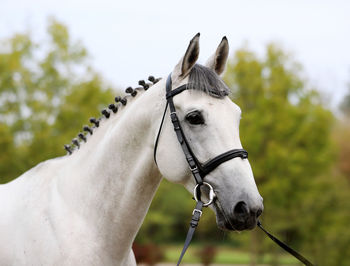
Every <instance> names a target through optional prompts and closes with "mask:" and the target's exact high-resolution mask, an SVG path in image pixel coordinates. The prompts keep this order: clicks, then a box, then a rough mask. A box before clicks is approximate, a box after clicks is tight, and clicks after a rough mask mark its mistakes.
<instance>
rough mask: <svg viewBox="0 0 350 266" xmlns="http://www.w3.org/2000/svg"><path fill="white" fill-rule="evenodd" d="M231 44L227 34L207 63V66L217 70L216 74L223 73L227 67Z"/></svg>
mask: <svg viewBox="0 0 350 266" xmlns="http://www.w3.org/2000/svg"><path fill="white" fill-rule="evenodd" d="M228 52H229V46H228V41H227V38H226V36H224V37H223V38H222V40H221V42H220V44H219V46H218V48H217V49H216V52H215V54H213V55H212V56H211V57H210V58H209V59H208V61H207V63H206V64H205V65H206V66H207V67H209V68H211V69H212V70H214V71H215V72H216V74H218V75H221V74H222V73H223V72H224V70H225V67H226V62H227V58H228Z"/></svg>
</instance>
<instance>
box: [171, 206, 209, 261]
mask: <svg viewBox="0 0 350 266" xmlns="http://www.w3.org/2000/svg"><path fill="white" fill-rule="evenodd" d="M202 208H203V202H201V201H200V200H199V201H198V202H197V204H196V207H195V208H194V210H193V212H192V219H191V222H190V228H189V229H188V232H187V236H186V240H185V244H184V247H183V248H182V251H181V255H180V258H179V260H178V261H177V266H179V265H180V263H181V261H182V258H183V256H184V255H185V253H186V250H187V248H188V246H189V245H190V243H191V240H192V237H193V234H194V231H195V230H196V228H197V225H198V223H199V219H200V218H201V216H202Z"/></svg>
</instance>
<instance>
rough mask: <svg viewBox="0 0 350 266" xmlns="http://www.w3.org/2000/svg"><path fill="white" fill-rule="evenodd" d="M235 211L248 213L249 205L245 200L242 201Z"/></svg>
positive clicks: (243, 213) (239, 213) (240, 213)
mask: <svg viewBox="0 0 350 266" xmlns="http://www.w3.org/2000/svg"><path fill="white" fill-rule="evenodd" d="M233 212H234V213H235V214H236V215H247V214H248V213H249V210H248V206H247V204H246V203H245V202H244V201H240V202H238V203H237V204H236V206H235V208H234V210H233Z"/></svg>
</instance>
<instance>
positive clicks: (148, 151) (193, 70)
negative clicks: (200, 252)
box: [0, 34, 263, 266]
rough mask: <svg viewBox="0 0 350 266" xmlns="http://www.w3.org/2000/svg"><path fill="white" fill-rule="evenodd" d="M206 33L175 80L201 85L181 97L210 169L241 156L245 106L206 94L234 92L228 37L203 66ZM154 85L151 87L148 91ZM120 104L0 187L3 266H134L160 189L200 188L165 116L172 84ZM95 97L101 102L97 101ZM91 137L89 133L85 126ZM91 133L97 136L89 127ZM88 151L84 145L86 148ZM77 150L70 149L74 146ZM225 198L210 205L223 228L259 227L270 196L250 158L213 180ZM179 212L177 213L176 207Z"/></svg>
mask: <svg viewBox="0 0 350 266" xmlns="http://www.w3.org/2000/svg"><path fill="white" fill-rule="evenodd" d="M198 54H199V34H197V35H196V36H195V37H194V38H193V39H192V40H191V42H190V44H189V46H188V48H187V51H186V53H185V55H184V57H183V58H182V59H181V60H180V62H179V63H178V64H177V65H176V66H175V68H174V69H173V72H172V76H171V77H172V80H173V87H172V88H175V87H177V86H180V85H182V84H185V83H190V84H191V83H193V84H194V86H193V89H191V90H186V91H184V92H183V93H181V94H179V95H178V96H176V97H175V98H174V103H175V106H176V109H177V113H178V116H179V119H180V122H181V124H182V127H183V130H184V133H185V134H186V137H187V138H188V140H189V142H190V145H191V147H192V149H193V152H194V153H195V154H196V156H197V157H198V159H199V160H200V161H201V162H206V161H208V160H209V159H211V158H213V157H215V156H216V155H218V154H221V153H223V152H225V151H228V150H230V149H237V148H242V146H241V142H240V139H239V121H240V117H241V110H240V108H239V107H238V106H237V105H236V104H234V103H233V102H232V101H231V100H230V99H229V98H228V97H227V96H225V95H227V93H226V94H223V95H221V97H213V96H212V95H210V93H208V92H206V91H203V88H198V87H197V88H196V83H195V82H194V81H196V82H197V83H198V82H199V84H202V85H203V86H213V87H215V88H216V89H217V90H218V91H222V92H227V87H226V86H225V84H224V83H223V82H222V80H221V79H220V78H219V75H220V74H221V73H222V72H223V70H224V68H225V65H226V61H227V57H228V42H227V39H226V38H225V37H224V38H223V39H222V41H221V43H220V45H219V46H218V48H217V50H216V52H215V53H214V55H213V56H212V57H211V58H210V59H209V60H208V63H207V64H206V66H200V65H197V64H195V63H196V61H197V58H198ZM143 85H144V86H145V87H147V84H146V85H145V84H143ZM137 92H138V93H137V96H135V91H133V96H135V97H131V96H130V97H129V98H127V100H128V101H129V102H131V103H128V105H127V106H124V104H125V103H126V102H125V100H124V99H123V100H122V103H123V104H120V103H119V111H118V112H116V111H117V110H116V108H115V107H113V106H112V107H110V109H114V111H115V112H116V113H114V112H110V113H108V112H107V111H104V112H103V113H104V117H103V118H101V119H100V120H98V121H94V123H95V124H97V123H98V128H97V125H96V126H95V127H94V128H93V129H94V130H93V134H91V133H88V132H87V134H86V135H81V136H80V137H81V140H84V139H85V138H86V139H85V140H86V143H84V142H83V141H82V142H81V143H78V141H77V140H76V139H75V140H74V143H75V148H74V150H73V152H72V154H71V155H69V154H68V155H67V156H63V157H59V158H55V159H51V160H48V161H45V162H42V163H40V164H38V165H37V166H35V167H34V168H32V169H30V170H29V171H27V172H25V173H24V174H23V175H21V176H20V177H19V178H17V179H15V180H14V181H12V182H10V183H8V184H5V185H1V186H0V265H2V266H6V265H135V264H136V262H135V258H134V254H133V252H132V249H131V246H132V243H133V240H134V238H135V236H136V234H137V232H138V230H139V228H140V227H141V224H142V221H143V219H144V217H145V215H146V213H147V211H148V208H149V206H150V203H151V201H152V198H153V196H154V194H155V192H156V190H157V188H158V185H159V183H160V181H161V179H162V177H165V178H166V179H168V180H169V181H171V182H175V183H181V184H183V185H184V186H185V187H186V189H188V190H189V191H192V190H193V188H194V186H195V182H194V179H193V177H192V175H191V171H190V170H189V168H188V165H187V162H186V160H185V158H184V154H183V152H182V150H181V147H180V145H179V143H178V142H177V140H176V135H175V133H174V130H173V126H172V124H171V121H170V118H169V115H167V116H166V118H165V121H164V125H163V128H162V132H161V135H160V138H159V143H158V148H157V154H156V157H157V164H156V163H155V161H154V159H153V152H154V146H155V140H156V136H157V133H158V129H159V125H160V121H161V118H162V114H163V110H164V108H165V104H166V101H165V79H161V80H160V81H159V82H157V83H156V84H155V85H153V86H151V87H150V88H149V89H148V90H147V91H146V92H141V91H137ZM92 96H93V95H92ZM85 129H86V128H85ZM86 130H89V129H86ZM78 146H79V147H78ZM67 149H68V148H67ZM205 181H206V182H208V183H210V184H211V185H212V186H213V187H214V190H215V193H216V196H217V198H218V200H216V201H215V203H214V204H213V205H212V206H211V208H212V209H213V210H214V211H215V213H216V217H217V224H218V226H219V227H220V228H223V229H228V230H245V229H252V228H254V227H255V225H256V222H257V217H258V216H259V215H260V214H261V212H262V209H263V205H262V198H261V196H260V194H259V192H258V190H257V187H256V184H255V181H254V177H253V173H252V170H251V167H250V164H249V162H248V160H247V159H241V158H234V159H232V160H229V161H227V162H225V163H223V164H221V165H220V166H219V167H217V168H216V169H215V170H214V171H212V172H211V173H210V174H208V175H207V176H206V177H205ZM169 208H171V206H169Z"/></svg>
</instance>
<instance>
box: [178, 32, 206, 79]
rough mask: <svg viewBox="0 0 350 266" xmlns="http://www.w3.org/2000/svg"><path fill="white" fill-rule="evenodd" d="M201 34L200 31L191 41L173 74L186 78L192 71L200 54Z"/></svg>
mask: <svg viewBox="0 0 350 266" xmlns="http://www.w3.org/2000/svg"><path fill="white" fill-rule="evenodd" d="M199 36H200V33H199V32H198V33H197V34H196V35H195V36H194V37H193V38H192V40H191V41H190V44H189V45H188V47H187V50H186V53H185V55H184V56H183V58H182V59H181V60H180V62H179V63H178V64H177V65H176V67H175V69H174V71H173V76H176V77H180V78H185V77H186V76H187V75H188V74H189V73H190V71H191V69H192V67H193V66H194V64H195V63H196V62H197V59H198V55H199Z"/></svg>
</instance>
